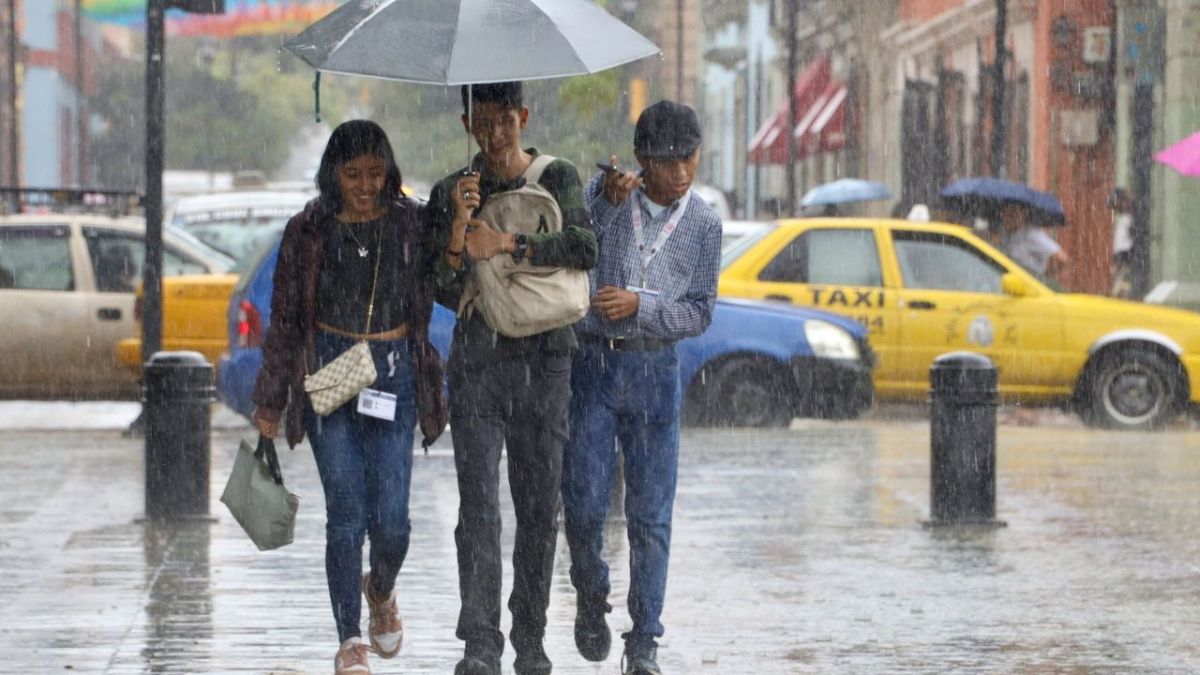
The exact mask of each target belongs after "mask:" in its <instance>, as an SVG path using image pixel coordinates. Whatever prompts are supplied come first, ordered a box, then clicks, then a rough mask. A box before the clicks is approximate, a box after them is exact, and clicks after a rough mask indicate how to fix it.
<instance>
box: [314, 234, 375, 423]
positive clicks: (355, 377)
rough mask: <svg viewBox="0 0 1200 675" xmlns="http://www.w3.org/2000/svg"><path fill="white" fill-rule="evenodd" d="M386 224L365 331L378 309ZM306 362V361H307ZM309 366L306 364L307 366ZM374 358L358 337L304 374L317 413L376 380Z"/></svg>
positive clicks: (324, 412) (335, 406) (332, 407)
mask: <svg viewBox="0 0 1200 675" xmlns="http://www.w3.org/2000/svg"><path fill="white" fill-rule="evenodd" d="M382 242H383V225H382V224H381V225H380V226H379V234H378V235H377V237H376V242H375V278H374V279H373V280H372V281H371V300H370V301H369V302H368V303H367V325H366V327H365V328H363V333H369V332H371V314H372V313H374V311H375V287H376V285H377V284H378V283H379V259H380V258H381V257H382V255H381V253H382V251H383V243H382ZM306 364H307V361H306ZM306 367H307V365H306ZM377 376H378V373H377V372H376V371H375V361H374V359H372V358H371V347H370V346H369V345H367V341H366V340H359V341H358V342H357V343H355V345H354V346H353V347H351V348H350V349H347V350H346V351H344V352H342V353H341V354H340V355H338V357H337V358H336V359H334V360H332V361H330V362H329V363H326V364H325V365H324V366H322V367H321V368H320V369H319V370H317V372H315V373H312V374H310V375H305V376H304V391H305V392H307V393H308V400H309V401H310V402H311V403H312V407H313V410H314V411H316V413H317V414H318V415H321V416H325V415H328V414H329V413H331V412H333V411H334V410H337V409H338V408H340V407H341V406H342V404H343V403H345V402H346V401H349V400H350V399H352V398H354V397H355V396H358V392H360V391H362V390H363V389H364V388H366V387H367V385H369V384H371V383H372V382H374V381H375V378H376V377H377Z"/></svg>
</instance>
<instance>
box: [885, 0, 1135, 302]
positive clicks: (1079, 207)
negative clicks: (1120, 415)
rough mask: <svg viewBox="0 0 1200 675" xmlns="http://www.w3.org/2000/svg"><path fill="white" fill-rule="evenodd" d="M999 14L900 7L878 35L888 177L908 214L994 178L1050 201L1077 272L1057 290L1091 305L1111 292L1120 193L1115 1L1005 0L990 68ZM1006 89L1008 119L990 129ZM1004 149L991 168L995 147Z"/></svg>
mask: <svg viewBox="0 0 1200 675" xmlns="http://www.w3.org/2000/svg"><path fill="white" fill-rule="evenodd" d="M996 10H997V3H995V2H991V1H981V0H958V1H952V0H902V1H901V3H900V20H899V21H898V22H897V23H896V24H895V25H894V26H891V27H890V28H888V29H886V30H885V31H884V32H883V33H882V40H881V41H880V42H881V44H882V45H883V47H884V49H886V50H888V51H889V52H890V53H892V54H893V55H894V57H895V58H894V61H893V64H894V65H893V66H892V68H891V73H890V80H891V82H890V87H891V90H892V92H893V93H894V94H898V95H893V96H892V97H890V99H889V111H888V116H889V118H890V120H891V124H892V126H891V130H890V133H888V134H886V135H885V138H886V143H887V144H888V146H889V151H887V152H886V153H885V154H886V155H887V156H888V158H889V161H888V162H887V168H888V170H887V175H888V176H889V178H890V181H889V182H890V183H892V184H893V185H896V186H899V188H900V200H901V204H902V208H903V207H906V206H907V205H909V204H913V203H919V202H924V203H931V202H934V201H936V197H937V193H938V191H939V190H940V189H941V187H942V186H944V185H945V184H946V183H947V182H949V181H951V180H954V179H956V178H961V177H964V176H978V175H992V173H993V172H992V167H993V165H995V166H998V167H999V172H998V175H999V177H1002V178H1009V179H1011V180H1015V181H1019V182H1025V183H1029V184H1030V185H1032V186H1033V187H1035V188H1038V189H1042V190H1048V191H1050V192H1053V193H1054V194H1056V195H1058V196H1059V197H1060V199H1062V201H1063V207H1064V210H1065V211H1066V214H1067V221H1068V223H1069V224H1068V226H1067V227H1063V228H1058V229H1057V230H1056V231H1055V232H1054V234H1055V236H1056V237H1057V238H1058V240H1059V242H1060V243H1061V244H1062V245H1063V247H1064V248H1065V249H1066V250H1067V252H1068V255H1070V256H1071V258H1072V259H1073V260H1074V261H1075V264H1073V265H1071V266H1070V268H1069V269H1068V270H1067V272H1066V274H1065V275H1063V276H1062V277H1061V279H1060V280H1061V281H1062V282H1063V283H1064V285H1065V286H1067V287H1068V288H1070V289H1071V290H1078V291H1087V292H1094V293H1103V292H1106V291H1107V290H1108V289H1109V287H1110V269H1109V263H1110V260H1111V257H1112V225H1111V215H1110V213H1109V211H1108V209H1107V208H1106V207H1105V205H1104V204H1105V199H1106V197H1107V195H1108V194H1109V192H1110V191H1111V190H1112V188H1113V186H1114V178H1113V166H1114V147H1115V145H1114V144H1115V142H1116V136H1115V115H1114V110H1115V109H1114V106H1115V100H1116V99H1115V90H1114V87H1113V58H1114V57H1113V55H1114V53H1115V52H1114V50H1113V47H1112V35H1113V14H1112V11H1111V3H1109V2H1108V0H1041V1H1039V2H1034V1H1033V0H1008V2H1007V23H1008V30H1007V32H1006V49H1007V54H1008V57H1007V59H1006V63H1005V68H1004V72H1003V73H998V72H997V71H996V68H995V60H996V49H995V43H996V41H995V34H996V33H995V27H996V21H997V11H996ZM997 78H1003V82H1004V107H1003V113H1002V117H1001V118H1000V119H999V120H996V119H994V116H993V114H992V97H993V96H994V92H995V91H996V89H995V86H994V84H995V82H996V80H997ZM997 124H999V125H1000V127H1001V134H1002V137H1003V141H1002V143H1001V145H1000V149H1001V152H1002V153H1003V154H1002V155H1001V156H1000V157H998V158H996V162H995V163H993V161H992V157H991V139H992V133H993V129H994V128H995V126H996V125H997Z"/></svg>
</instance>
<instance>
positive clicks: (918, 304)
mask: <svg viewBox="0 0 1200 675" xmlns="http://www.w3.org/2000/svg"><path fill="white" fill-rule="evenodd" d="M908 308H909V309H937V305H935V304H933V303H932V302H930V301H928V300H909V301H908Z"/></svg>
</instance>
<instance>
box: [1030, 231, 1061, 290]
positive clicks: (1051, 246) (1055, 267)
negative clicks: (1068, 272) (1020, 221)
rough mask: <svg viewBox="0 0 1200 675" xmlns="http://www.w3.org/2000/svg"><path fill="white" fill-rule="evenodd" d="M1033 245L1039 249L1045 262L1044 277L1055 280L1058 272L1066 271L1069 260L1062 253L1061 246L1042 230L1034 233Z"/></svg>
mask: <svg viewBox="0 0 1200 675" xmlns="http://www.w3.org/2000/svg"><path fill="white" fill-rule="evenodd" d="M1034 241H1035V245H1036V246H1037V247H1038V249H1039V253H1040V254H1041V255H1042V256H1044V257H1045V260H1046V276H1048V277H1050V278H1056V277H1057V276H1058V274H1059V273H1060V272H1062V271H1063V270H1065V269H1066V267H1067V264H1068V263H1070V259H1069V258H1068V257H1067V254H1066V252H1065V251H1063V248H1062V245H1061V244H1059V243H1058V241H1056V240H1055V239H1054V237H1052V236H1050V234H1049V233H1048V232H1046V231H1045V230H1044V229H1041V228H1039V229H1038V230H1036V231H1035V233H1034Z"/></svg>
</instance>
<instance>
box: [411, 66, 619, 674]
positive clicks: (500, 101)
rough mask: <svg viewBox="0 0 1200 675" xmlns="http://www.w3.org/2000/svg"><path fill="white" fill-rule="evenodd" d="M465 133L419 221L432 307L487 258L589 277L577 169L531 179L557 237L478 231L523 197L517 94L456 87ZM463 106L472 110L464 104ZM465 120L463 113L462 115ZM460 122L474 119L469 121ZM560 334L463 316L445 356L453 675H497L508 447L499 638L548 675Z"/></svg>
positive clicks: (519, 668)
mask: <svg viewBox="0 0 1200 675" xmlns="http://www.w3.org/2000/svg"><path fill="white" fill-rule="evenodd" d="M462 91H463V112H464V114H463V116H462V121H463V125H464V126H465V127H466V128H467V129H468V130H469V131H470V133H471V134H472V135H473V136H474V137H475V140H476V141H477V142H478V143H479V147H480V152H479V154H478V155H476V157H475V159H474V161H473V162H472V163H471V166H470V170H469V172H464V171H460V172H455V173H453V174H451V175H450V176H447V177H446V178H444V179H443V180H442V181H440V182H439V183H438V184H437V185H436V186H434V188H433V191H432V193H431V194H430V198H429V209H428V214H429V216H430V226H431V231H432V232H433V233H434V236H435V237H436V241H435V242H434V243H433V244H432V245H431V250H434V251H437V255H438V260H437V263H436V264H437V269H438V279H439V281H438V284H439V288H440V292H439V301H440V302H442V304H444V305H446V306H448V307H459V301H460V300H461V299H462V296H463V293H464V290H465V284H466V281H467V279H468V274H469V271H470V265H471V261H481V260H486V259H489V258H492V257H493V256H513V258H514V259H515V260H517V261H520V260H524V259H528V260H530V261H531V262H532V264H534V265H536V266H555V267H572V268H578V269H589V268H591V267H592V266H593V265H594V264H595V262H596V238H595V236H594V235H593V234H592V229H591V224H590V219H589V216H588V211H587V208H586V207H585V206H584V201H583V185H582V182H581V181H580V178H579V173H578V171H577V170H576V169H575V167H574V165H572V164H571V163H570V162H568V161H566V160H563V159H554V160H553V161H551V162H550V163H549V164H548V165H546V166H545V167H544V169H543V170H542V173H541V176H540V179H539V180H538V181H537V183H538V184H540V185H541V186H542V187H544V188H545V189H546V190H547V191H548V192H549V193H550V195H551V196H552V197H553V198H554V200H555V201H556V202H557V203H558V207H559V209H560V211H561V213H562V229H561V231H558V232H547V233H545V234H533V235H523V234H522V235H514V234H512V233H507V232H500V231H497V230H494V229H492V228H491V227H490V226H489V225H488V223H486V222H483V221H481V220H479V219H477V217H476V215H475V213H476V209H478V208H480V206H481V205H482V204H483V203H484V202H486V200H487V199H488V198H489V196H491V195H493V194H495V193H498V192H502V191H507V190H514V189H517V188H519V187H520V186H521V185H522V184H523V182H524V181H525V178H524V176H523V174H525V172H526V170H527V169H528V168H529V167H530V165H531V164H533V163H534V161H535V160H536V158H537V157H538V156H539V154H540V153H539V152H538V151H537V150H536V149H534V148H522V147H521V131H522V130H523V129H524V128H525V125H526V124H528V122H529V108H527V107H525V105H524V102H523V100H522V87H521V83H520V82H503V83H498V84H481V85H474V86H472V87H471V88H470V90H469V93H468V88H467V87H463V89H462ZM468 96H469V97H470V98H468ZM472 108H473V110H472ZM468 111H471V112H470V115H469V116H468V114H467V113H468ZM575 348H576V342H575V334H574V332H573V331H572V330H571V327H570V326H569V325H567V326H563V327H561V328H556V329H551V330H548V331H545V332H542V333H537V334H534V335H531V336H528V337H506V336H504V335H502V334H500V333H498V332H497V331H496V330H494V329H493V328H492V327H491V326H490V325H488V323H487V321H486V320H485V319H484V318H483V315H482V313H481V312H478V311H475V312H472V311H469V310H468V311H465V312H460V317H459V321H458V324H457V325H456V326H455V329H454V340H453V342H452V344H451V348H450V361H449V376H450V400H451V403H450V416H451V426H452V427H453V429H454V434H453V438H454V464H455V467H456V469H457V471H458V491H459V517H458V526H457V528H456V529H455V532H454V538H455V543H456V544H457V547H458V567H459V593H460V595H461V598H462V607H461V610H460V612H459V618H458V627H457V629H456V631H455V635H457V636H458V638H459V639H461V640H463V641H464V642H465V643H466V645H465V650H464V656H463V659H462V660H461V661H460V662H459V663H458V665H457V667H456V668H455V669H454V672H455V675H499V673H500V655H501V653H502V652H503V650H504V636H503V634H502V633H501V632H500V595H501V580H502V567H501V555H500V529H501V524H500V495H499V485H500V475H499V465H500V453H501V451H502V450H505V449H507V457H508V477H509V487H510V489H511V491H512V500H513V505H514V507H515V510H516V518H517V529H516V541H515V545H514V550H513V590H512V595H511V596H510V597H509V602H508V607H509V610H510V611H511V612H512V631H511V633H510V634H509V637H510V639H511V640H512V645H513V649H514V650H515V651H516V653H517V658H516V662H515V663H514V668H515V671H516V673H517V675H545V674H548V673H550V670H551V664H550V660H549V659H548V658H547V657H546V653H545V651H544V650H543V648H542V637H543V635H544V634H545V629H546V608H547V606H548V605H549V600H550V580H551V573H552V568H553V565H554V551H555V545H556V540H557V537H558V510H559V504H560V500H559V487H560V484H561V475H562V473H561V472H562V452H563V444H564V443H565V442H566V439H567V403H568V401H569V399H570V396H571V388H570V384H571V382H570V376H571V354H572V352H573V351H574V350H575Z"/></svg>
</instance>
